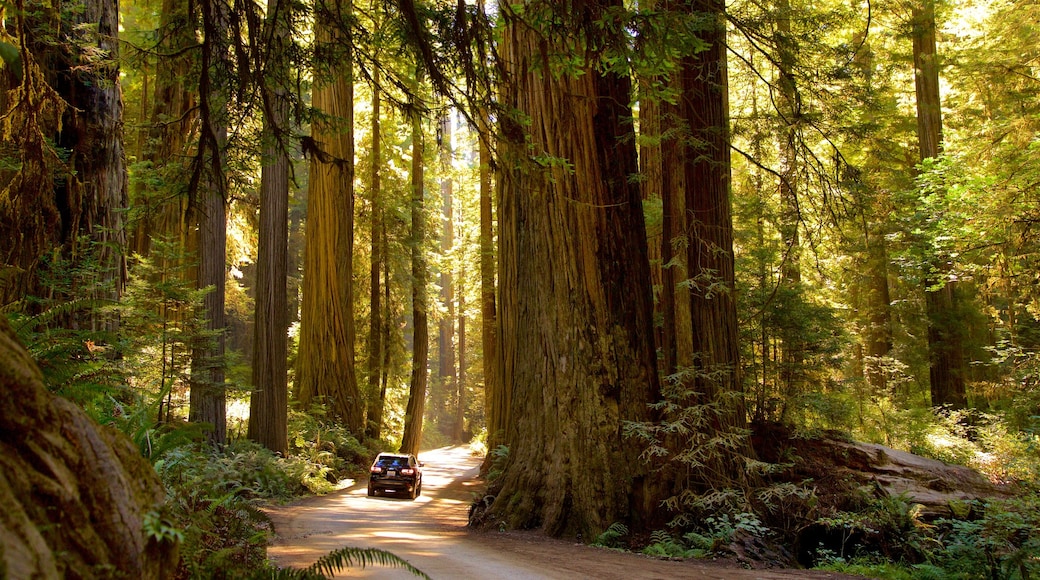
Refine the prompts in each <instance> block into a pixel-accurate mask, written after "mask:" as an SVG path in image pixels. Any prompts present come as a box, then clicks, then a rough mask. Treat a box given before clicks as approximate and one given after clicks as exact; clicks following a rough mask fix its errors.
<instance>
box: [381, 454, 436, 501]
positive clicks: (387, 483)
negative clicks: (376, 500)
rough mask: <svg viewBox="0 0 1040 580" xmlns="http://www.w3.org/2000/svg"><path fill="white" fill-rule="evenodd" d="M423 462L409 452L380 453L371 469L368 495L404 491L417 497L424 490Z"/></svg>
mask: <svg viewBox="0 0 1040 580" xmlns="http://www.w3.org/2000/svg"><path fill="white" fill-rule="evenodd" d="M422 466H423V464H422V463H419V462H418V461H417V460H416V459H415V456H414V455H411V454H407V453H380V454H379V455H377V456H376V460H375V461H373V462H372V468H371V469H370V470H369V471H370V472H371V473H370V476H369V479H368V495H370V496H373V495H378V494H379V493H380V492H384V491H393V492H398V491H403V492H405V493H407V494H408V497H409V498H411V499H415V498H416V497H418V496H419V493H420V492H422V469H421V468H422Z"/></svg>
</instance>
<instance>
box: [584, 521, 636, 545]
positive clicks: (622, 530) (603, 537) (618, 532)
mask: <svg viewBox="0 0 1040 580" xmlns="http://www.w3.org/2000/svg"><path fill="white" fill-rule="evenodd" d="M627 535H628V526H626V525H625V524H623V523H621V522H614V523H612V524H610V527H609V528H607V529H606V531H604V532H603V533H602V534H600V535H599V536H597V537H596V540H595V541H594V542H592V545H594V546H603V547H605V548H618V547H620V544H621V539H622V538H624V537H625V536H627Z"/></svg>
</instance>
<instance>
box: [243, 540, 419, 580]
mask: <svg viewBox="0 0 1040 580" xmlns="http://www.w3.org/2000/svg"><path fill="white" fill-rule="evenodd" d="M376 565H378V566H391V567H394V568H404V569H405V570H407V571H408V572H410V573H412V574H414V575H415V576H419V577H420V578H429V576H427V575H426V573H425V572H423V571H422V570H419V569H418V568H416V567H414V566H412V565H411V564H409V563H408V562H407V561H405V560H403V559H401V558H399V557H397V556H395V555H394V554H392V553H390V552H387V551H385V550H379V549H376V548H354V547H350V546H347V547H343V548H340V549H338V550H333V551H332V552H329V553H328V554H325V555H324V556H322V557H321V558H319V559H318V561H317V562H315V563H314V564H311V565H310V566H309V567H307V568H304V569H294V568H265V569H263V570H260V571H258V572H255V573H253V574H251V575H250V576H249V578H250V579H252V580H326V579H328V578H333V577H335V574H336V572H339V571H342V570H344V569H346V568H350V567H352V566H360V567H361V568H365V567H366V566H376Z"/></svg>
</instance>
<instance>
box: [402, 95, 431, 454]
mask: <svg viewBox="0 0 1040 580" xmlns="http://www.w3.org/2000/svg"><path fill="white" fill-rule="evenodd" d="M417 84H418V83H417ZM411 115H412V203H411V205H412V207H411V209H412V225H411V240H410V245H411V249H412V327H413V329H414V330H413V333H414V336H413V339H412V377H411V381H410V383H409V392H408V404H407V406H406V407H405V415H404V434H403V435H402V436H401V452H402V453H418V452H419V444H420V443H421V442H422V432H423V415H424V412H425V409H426V381H427V378H428V376H429V371H428V369H427V364H428V363H429V356H430V330H429V322H428V320H429V319H428V314H427V304H428V302H427V296H426V278H427V268H426V257H425V255H424V254H423V246H424V244H425V239H426V226H425V220H426V209H425V207H424V202H423V197H424V185H423V178H424V176H423V173H424V172H423V133H422V120H421V118H420V116H419V112H418V111H417V110H412V111H411Z"/></svg>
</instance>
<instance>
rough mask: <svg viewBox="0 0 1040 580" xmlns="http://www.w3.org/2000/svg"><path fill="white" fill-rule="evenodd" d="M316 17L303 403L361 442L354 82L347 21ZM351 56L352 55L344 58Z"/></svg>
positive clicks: (299, 369) (299, 378)
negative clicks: (319, 407) (324, 410)
mask: <svg viewBox="0 0 1040 580" xmlns="http://www.w3.org/2000/svg"><path fill="white" fill-rule="evenodd" d="M316 10H317V14H316V15H315V18H316V22H315V34H314V38H315V45H316V46H315V53H316V61H315V70H316V72H317V80H316V83H315V88H314V93H313V105H314V109H315V118H314V119H313V122H312V128H311V133H312V134H311V140H310V142H309V145H308V151H307V152H308V154H309V155H310V156H311V169H310V191H309V194H308V198H307V241H306V249H305V256H304V267H303V268H304V270H303V305H302V309H301V310H302V312H301V320H300V350H299V355H298V358H297V366H296V397H297V398H298V399H299V401H300V402H301V403H302V404H303V405H304V406H307V405H309V404H311V403H312V402H322V403H324V404H326V405H327V407H328V411H329V412H330V413H331V414H332V415H333V416H334V417H336V418H337V419H338V420H339V421H341V422H342V423H343V425H344V426H345V427H346V428H347V429H348V430H349V431H350V432H351V433H352V434H354V435H356V436H358V437H361V436H363V434H364V409H365V406H364V399H363V398H362V396H361V392H360V390H359V389H358V384H357V377H356V375H355V373H354V316H353V306H352V303H353V300H352V295H353V292H352V282H351V269H352V254H353V222H354V216H353V213H354V186H353V184H354V133H353V126H352V124H353V120H354V113H353V97H354V88H353V79H352V78H351V74H352V73H351V65H350V54H349V47H350V39H349V37H348V36H347V35H346V34H345V33H344V30H345V26H344V22H345V20H344V19H345V18H346V17H348V15H347V14H345V13H343V12H340V5H339V4H338V3H332V4H326V3H324V2H319V5H318V6H317V7H316ZM344 52H346V54H344Z"/></svg>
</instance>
